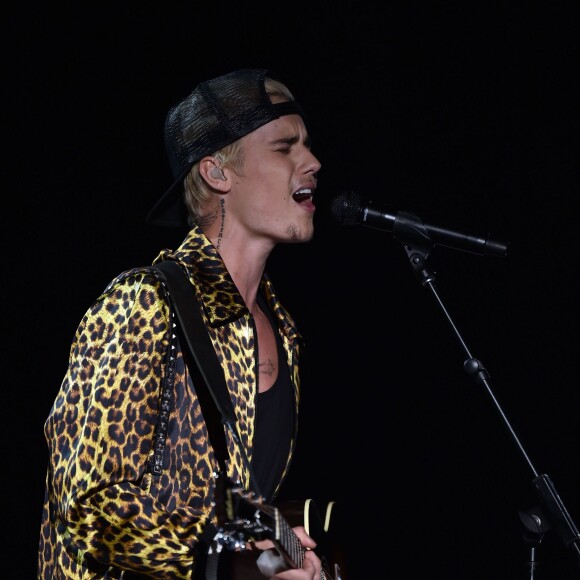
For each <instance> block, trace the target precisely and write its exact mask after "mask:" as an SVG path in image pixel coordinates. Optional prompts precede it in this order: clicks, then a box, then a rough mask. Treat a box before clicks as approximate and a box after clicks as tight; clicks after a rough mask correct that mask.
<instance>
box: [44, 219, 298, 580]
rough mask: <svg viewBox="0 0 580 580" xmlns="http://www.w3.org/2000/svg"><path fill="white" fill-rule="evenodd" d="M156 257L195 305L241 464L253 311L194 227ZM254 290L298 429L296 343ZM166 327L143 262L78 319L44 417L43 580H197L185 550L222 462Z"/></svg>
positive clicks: (159, 294) (242, 470) (252, 410)
mask: <svg viewBox="0 0 580 580" xmlns="http://www.w3.org/2000/svg"><path fill="white" fill-rule="evenodd" d="M165 259H171V260H175V261H177V262H178V263H179V264H180V265H181V266H182V267H183V269H184V270H185V271H186V272H187V275H188V277H189V280H190V282H191V284H192V286H193V288H194V289H195V292H196V295H197V297H198V300H199V301H200V303H201V304H202V316H203V318H204V320H205V321H206V322H207V324H208V328H209V334H210V338H211V340H212V342H213V345H214V348H215V350H216V353H217V355H218V358H219V360H220V362H221V365H222V367H223V370H224V373H225V378H226V384H227V387H228V390H229V393H230V396H231V399H232V403H233V406H234V409H235V414H236V419H237V423H238V431H239V434H240V438H241V442H242V444H243V447H244V449H245V453H246V455H247V456H248V458H249V459H250V460H251V457H252V443H253V437H254V427H255V414H256V401H257V384H256V379H255V377H256V376H257V372H256V365H257V360H256V356H257V355H256V349H255V340H254V325H253V320H252V317H251V315H250V313H249V311H248V309H247V308H246V306H245V304H244V302H243V300H242V297H241V296H240V294H239V293H238V291H237V289H236V287H235V285H234V283H233V281H232V279H231V277H230V276H229V274H228V272H227V271H226V269H225V267H224V264H223V262H222V260H221V258H220V257H219V254H218V253H217V252H216V250H215V248H214V247H213V246H212V245H211V244H210V243H209V241H208V240H207V238H206V237H205V236H204V235H203V233H202V232H201V230H199V229H197V228H196V227H194V228H193V229H192V230H191V231H190V232H189V234H188V235H187V237H186V238H185V240H184V241H183V243H182V245H181V246H180V247H179V248H178V249H177V250H176V251H175V252H172V251H170V250H163V251H162V252H161V253H160V254H159V256H157V258H156V259H155V261H154V263H157V262H159V261H160V260H165ZM262 290H263V292H264V294H265V296H266V298H267V301H268V304H269V305H270V307H271V308H272V311H273V313H274V317H275V319H276V320H277V322H278V326H279V329H280V335H281V336H282V339H283V343H284V347H285V352H286V355H287V359H288V364H289V365H290V369H291V378H292V384H293V388H294V394H295V410H296V413H295V415H296V426H297V416H298V404H299V375H298V358H299V350H300V348H301V343H302V341H301V337H300V335H299V333H298V331H297V330H296V327H295V324H294V321H293V320H292V318H291V317H290V315H289V314H288V312H287V311H286V310H285V309H284V308H283V306H282V305H281V304H280V302H279V301H278V298H277V297H276V294H275V292H274V289H273V287H272V284H271V282H270V280H269V279H268V277H267V276H266V275H265V276H264V279H263V281H262ZM174 322H175V320H174V312H173V308H172V306H171V300H170V299H169V298H168V295H167V290H166V288H165V286H164V284H163V282H162V281H161V279H160V278H159V277H158V275H157V273H156V271H155V270H154V269H153V268H150V267H143V268H135V269H132V270H128V271H126V272H124V273H122V274H121V275H119V276H118V277H117V278H116V279H115V280H113V281H112V282H111V283H110V284H109V285H108V287H107V288H106V289H105V291H104V292H103V294H102V295H101V296H100V297H99V298H98V299H97V300H96V301H95V303H94V304H93V305H92V306H91V307H90V308H89V309H88V311H87V312H86V314H85V315H84V317H83V319H82V321H81V322H80V324H79V326H78V328H77V331H76V333H75V336H74V340H73V342H72V346H71V350H70V357H69V366H68V370H67V372H66V375H65V377H64V380H63V382H62V385H61V387H60V390H59V391H58V393H57V395H56V399H55V401H54V404H53V406H52V409H51V410H50V413H49V415H48V418H47V420H46V423H45V436H46V439H47V442H48V456H49V461H48V469H47V475H46V494H45V503H44V508H43V514H42V525H41V533H40V545H39V566H38V578H39V579H43V580H48V579H51V580H55V579H61V578H62V579H64V578H66V579H81V578H82V579H83V580H84V579H93V578H103V579H109V578H123V577H126V578H129V577H139V576H141V577H144V578H145V577H146V578H176V579H180V578H193V575H194V569H195V560H196V558H195V552H194V549H195V547H196V545H197V544H198V542H199V540H200V538H202V534H203V532H204V530H206V532H207V530H210V531H211V530H213V529H214V528H213V527H212V525H215V524H216V516H215V513H214V504H213V503H212V502H213V500H214V496H213V490H214V485H215V480H214V473H215V472H216V471H217V469H218V465H217V462H216V459H215V457H214V453H213V450H212V448H211V445H210V444H209V441H208V430H207V427H206V425H205V423H204V421H203V417H202V410H201V407H200V402H199V400H198V397H197V395H196V392H195V389H196V388H204V387H202V386H200V385H195V384H193V381H192V379H191V377H190V375H189V373H188V371H187V367H186V365H185V363H184V357H183V353H182V351H181V348H180V345H179V341H178V339H177V338H176V333H175V332H174V330H175V329H174V328H173V324H174ZM296 426H295V433H294V440H293V441H292V443H291V446H290V452H289V455H288V459H287V463H286V470H285V473H284V475H283V476H282V481H283V480H284V478H285V475H286V472H287V470H288V467H289V465H290V462H291V458H292V455H293V453H294V441H295V437H296ZM226 438H227V445H228V452H229V457H230V460H229V462H228V466H227V470H228V476H229V477H231V478H232V479H234V480H239V481H240V482H242V484H243V485H244V486H247V485H248V483H249V474H248V471H247V469H246V467H245V465H244V463H243V461H242V456H241V453H240V450H239V449H238V448H237V446H236V444H235V443H234V441H233V438H232V437H231V436H230V434H229V433H227V434H226ZM281 483H282V482H280V483H279V484H278V487H279V486H280V485H281ZM123 571H127V572H129V573H130V574H129V575H125V576H123Z"/></svg>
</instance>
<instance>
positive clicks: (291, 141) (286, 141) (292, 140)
mask: <svg viewBox="0 0 580 580" xmlns="http://www.w3.org/2000/svg"><path fill="white" fill-rule="evenodd" d="M299 141H300V137H298V135H294V136H292V137H281V138H280V139H274V140H272V141H271V144H272V145H295V144H296V143H298V142H299ZM304 145H306V147H308V148H309V149H310V147H311V145H312V141H311V139H310V135H307V136H306V139H304Z"/></svg>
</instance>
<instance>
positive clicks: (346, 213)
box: [330, 191, 361, 226]
mask: <svg viewBox="0 0 580 580" xmlns="http://www.w3.org/2000/svg"><path fill="white" fill-rule="evenodd" d="M330 211H331V213H332V216H333V217H334V219H336V220H337V221H338V222H340V223H341V224H343V225H346V226H353V225H356V224H358V223H359V221H360V212H361V197H360V195H358V193H355V192H354V191H349V192H346V193H341V194H340V195H337V196H336V197H335V198H334V199H333V200H332V206H331V208H330Z"/></svg>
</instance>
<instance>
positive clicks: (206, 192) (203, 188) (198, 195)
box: [183, 77, 294, 225]
mask: <svg viewBox="0 0 580 580" xmlns="http://www.w3.org/2000/svg"><path fill="white" fill-rule="evenodd" d="M264 86H265V89H266V93H267V94H268V96H269V97H270V100H271V101H273V102H283V101H293V100H294V96H293V95H292V93H291V92H290V90H289V89H288V87H287V86H286V85H284V84H283V83H281V82H280V81H277V80H274V79H271V78H268V77H266V78H265V79H264ZM212 157H215V159H216V161H217V163H218V165H219V166H220V167H225V166H227V167H231V168H232V169H233V170H235V171H236V172H238V173H239V172H240V171H241V170H242V169H243V166H244V154H243V150H242V145H241V141H240V139H238V140H237V141H234V142H233V143H230V144H229V145H226V146H225V147H222V148H221V149H220V150H218V151H216V152H215V153H213V154H212ZM183 186H184V193H183V195H184V201H185V206H186V207H187V213H188V218H187V219H188V222H189V224H190V225H193V224H203V223H204V220H207V219H211V216H208V215H204V214H203V213H202V211H203V208H204V207H205V206H206V204H207V202H208V201H209V200H210V199H211V196H212V189H211V188H210V187H209V185H208V184H207V183H206V182H205V180H204V179H203V178H202V176H201V173H200V171H199V162H197V163H195V164H194V165H193V167H192V168H191V171H190V172H189V173H188V174H187V176H186V178H185V180H184V183H183Z"/></svg>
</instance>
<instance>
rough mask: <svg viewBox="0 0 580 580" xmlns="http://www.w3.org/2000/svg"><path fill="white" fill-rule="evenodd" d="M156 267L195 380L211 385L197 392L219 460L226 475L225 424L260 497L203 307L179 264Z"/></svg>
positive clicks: (172, 262)
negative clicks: (184, 344)
mask: <svg viewBox="0 0 580 580" xmlns="http://www.w3.org/2000/svg"><path fill="white" fill-rule="evenodd" d="M153 268H155V269H156V270H157V271H159V272H160V273H161V276H162V278H163V279H164V280H165V283H166V285H167V288H168V289H169V295H170V297H171V300H172V302H173V305H174V307H175V312H176V313H177V319H178V321H179V329H178V332H179V336H180V338H181V339H182V344H183V342H185V343H186V344H187V345H188V347H189V350H188V351H186V350H185V349H183V355H184V358H185V361H186V363H187V367H188V369H189V372H190V374H191V375H192V378H195V377H198V378H200V379H201V383H202V384H203V383H205V385H206V386H207V392H206V390H205V389H203V388H201V389H197V390H196V394H197V395H198V398H199V401H200V405H201V408H202V411H203V416H204V419H205V422H206V425H207V428H208V431H209V435H210V441H211V444H212V447H213V449H214V453H215V454H216V458H217V459H218V461H219V462H220V465H221V467H222V469H223V470H224V473H226V469H225V462H226V460H227V458H228V457H229V454H228V450H227V444H226V440H225V433H224V429H223V425H225V426H226V427H227V428H228V429H229V431H230V433H231V434H232V437H233V438H234V440H235V441H236V444H237V445H238V447H239V449H240V453H241V455H242V458H243V459H244V461H245V463H246V466H247V468H248V471H249V473H250V480H251V483H252V486H253V490H254V492H255V493H257V494H259V489H258V488H257V482H256V480H255V476H254V474H253V472H252V468H251V465H250V462H249V460H248V458H247V455H246V453H245V449H244V447H243V445H242V443H241V440H240V437H239V434H238V430H237V426H236V416H235V414H234V409H233V406H232V401H231V399H230V395H229V392H228V389H227V386H226V381H225V377H224V372H223V369H222V366H221V364H220V362H219V360H218V358H217V354H216V352H215V349H214V347H213V344H212V342H211V339H210V337H209V334H208V333H207V328H206V326H205V324H204V323H203V320H202V317H201V305H200V303H199V301H198V300H197V297H196V296H195V292H194V290H193V288H192V286H191V284H190V282H189V280H188V279H187V276H186V274H185V272H184V271H183V270H182V268H181V266H179V264H178V263H177V262H174V261H173V260H163V261H161V262H159V263H157V264H155V265H154V266H153ZM183 339H185V341H183ZM198 382H199V381H198ZM208 395H210V396H208Z"/></svg>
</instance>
